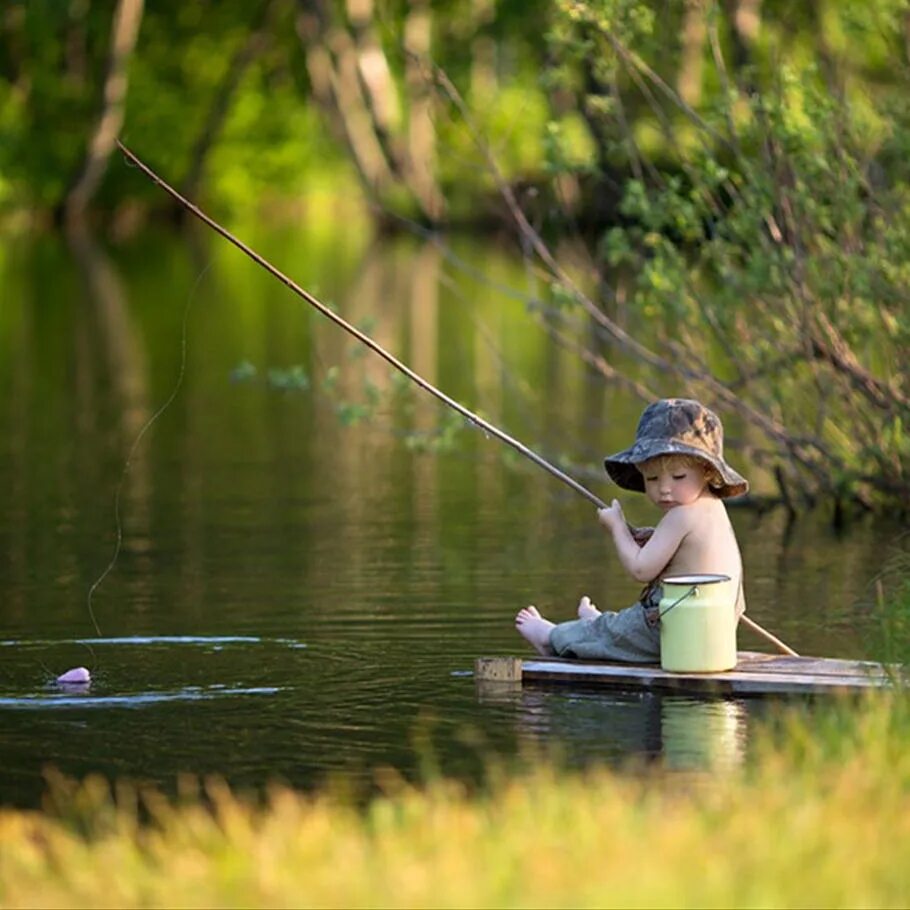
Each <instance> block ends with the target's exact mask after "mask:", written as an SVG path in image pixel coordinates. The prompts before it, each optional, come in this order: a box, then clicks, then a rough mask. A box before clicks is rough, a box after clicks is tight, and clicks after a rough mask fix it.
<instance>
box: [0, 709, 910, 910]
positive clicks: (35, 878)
mask: <svg viewBox="0 0 910 910" xmlns="http://www.w3.org/2000/svg"><path fill="white" fill-rule="evenodd" d="M114 790H115V796H114V797H112V796H111V795H110V788H109V787H108V786H107V785H106V784H104V783H103V782H102V781H98V780H95V781H87V782H85V783H83V784H82V785H80V786H79V787H76V788H75V789H72V790H71V792H69V793H66V794H63V793H62V792H61V793H58V797H57V806H56V808H55V809H54V810H52V811H51V812H48V813H43V814H42V813H28V812H15V811H4V812H0V905H2V906H4V907H26V906H61V907H63V906H93V907H123V906H198V907H203V906H205V907H208V906H213V907H214V906H294V907H297V906H390V907H391V906H420V907H470V906H475V907H477V906H483V907H498V906H503V907H510V906H541V905H548V906H562V907H570V906H571V907H590V906H623V907H640V906H699V907H713V906H716V907H732V906H763V907H767V906H824V907H847V906H850V907H855V906H895V907H898V906H906V903H907V900H908V897H910V864H908V863H907V861H906V859H907V856H908V855H910V708H908V704H907V699H906V696H903V695H901V696H888V697H881V696H880V697H878V698H877V699H870V700H868V701H865V702H862V703H861V704H860V705H859V706H856V705H855V704H854V706H853V708H852V709H851V710H849V711H848V710H846V709H842V710H838V711H834V712H832V713H831V714H830V715H829V716H827V717H826V718H824V719H822V721H821V722H819V718H818V717H817V716H816V717H815V718H814V719H813V721H812V724H811V726H810V725H809V724H808V723H807V722H806V721H805V720H803V719H800V718H799V717H798V716H797V715H795V714H793V715H791V716H789V717H787V718H786V719H784V720H783V721H779V722H778V724H777V725H776V728H775V730H774V731H773V732H766V733H765V734H763V742H762V743H761V744H760V745H759V748H758V757H757V759H756V760H755V761H754V762H750V764H749V766H748V767H747V768H745V769H744V770H742V771H739V772H734V773H732V774H725V775H724V776H723V777H718V778H717V779H712V778H711V777H709V776H703V777H699V776H693V775H691V774H690V775H685V776H680V775H673V774H669V773H658V772H654V773H651V772H645V773H643V774H639V775H624V776H619V775H617V774H616V773H611V772H608V771H605V770H600V771H596V772H590V773H585V774H569V773H560V772H559V771H557V770H555V769H554V767H553V766H552V765H549V766H545V767H541V768H538V769H537V770H535V771H533V772H530V773H527V774H524V775H520V776H519V777H517V778H514V777H513V778H508V777H506V776H502V778H501V779H500V780H499V781H498V782H494V783H492V784H491V786H490V788H489V790H488V791H485V792H484V793H483V794H482V795H474V796H470V795H468V794H467V793H466V792H465V791H464V790H463V789H462V788H460V787H459V786H457V785H455V784H453V783H451V782H444V781H440V782H437V783H433V784H429V785H427V786H426V787H423V788H420V789H413V788H409V787H406V786H404V785H403V784H399V785H397V786H392V787H391V788H390V793H389V795H387V796H384V797H382V798H378V799H376V800H374V801H372V802H371V803H370V804H369V805H368V807H367V808H366V809H359V810H358V809H356V808H355V807H353V806H352V805H351V804H350V803H349V802H346V801H345V800H344V799H342V798H339V797H333V796H327V795H323V796H315V797H310V796H303V795H300V794H297V793H294V792H291V791H288V790H275V791H274V792H273V793H272V794H271V796H270V799H269V801H268V803H267V804H266V805H264V806H263V805H260V806H258V807H254V806H252V805H249V804H247V803H245V802H243V801H242V800H240V799H238V798H237V797H236V796H235V795H232V794H231V793H230V792H229V791H228V790H227V789H226V788H224V787H221V786H219V785H216V784H212V785H209V786H208V788H207V791H208V797H209V799H210V802H211V803H212V804H213V808H205V807H204V806H203V804H202V802H201V801H199V800H189V801H186V800H184V801H180V802H175V801H169V800H165V799H164V798H163V797H160V796H159V797H156V796H155V795H153V794H152V795H148V794H147V795H145V796H144V797H142V800H137V796H136V794H135V792H134V791H130V790H128V789H126V788H117V787H115V788H114ZM139 802H141V803H142V804H143V805H144V806H145V808H146V810H147V811H150V812H151V815H152V817H153V822H152V823H150V824H143V825H141V824H139V823H137V820H136V817H137V806H138V804H139Z"/></svg>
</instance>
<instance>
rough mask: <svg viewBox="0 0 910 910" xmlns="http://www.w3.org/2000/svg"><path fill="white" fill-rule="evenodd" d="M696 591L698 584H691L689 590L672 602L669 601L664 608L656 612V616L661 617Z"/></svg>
mask: <svg viewBox="0 0 910 910" xmlns="http://www.w3.org/2000/svg"><path fill="white" fill-rule="evenodd" d="M696 591H698V585H692V587H691V588H689V590H688V591H686V593H685V594H683V595H682V597H677V598H676V600H674V601H673V603H671V604H670V606H669V607H667V609H666V610H661V611H660V612H659V613H658V614H657V616H658V618H662V617H664V616H666V615H667V614H668V613H669V612H670V610H672V609H673V608H674V607H675V606H677V605H678V604H681V603H682V602H683V601H684V600H685V599H686V598H687V597H691V596H692V595H693V594H695V592H696Z"/></svg>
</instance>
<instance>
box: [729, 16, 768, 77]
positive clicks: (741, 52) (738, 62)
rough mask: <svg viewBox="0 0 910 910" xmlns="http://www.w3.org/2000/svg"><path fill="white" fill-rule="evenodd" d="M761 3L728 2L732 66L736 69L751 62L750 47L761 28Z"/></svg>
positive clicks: (753, 44)
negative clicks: (731, 25) (730, 24)
mask: <svg viewBox="0 0 910 910" xmlns="http://www.w3.org/2000/svg"><path fill="white" fill-rule="evenodd" d="M761 3H762V0H733V2H732V3H731V4H730V6H731V9H730V20H731V22H732V24H733V28H732V30H731V39H732V42H733V67H734V69H736V70H741V69H742V68H743V67H744V66H748V64H749V63H751V62H752V48H753V47H754V46H755V42H756V41H757V40H758V32H759V29H760V28H761Z"/></svg>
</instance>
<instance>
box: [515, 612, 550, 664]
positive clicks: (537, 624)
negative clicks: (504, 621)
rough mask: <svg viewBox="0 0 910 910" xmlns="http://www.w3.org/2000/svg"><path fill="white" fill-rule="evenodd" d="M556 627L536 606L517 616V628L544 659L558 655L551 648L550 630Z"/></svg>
mask: <svg viewBox="0 0 910 910" xmlns="http://www.w3.org/2000/svg"><path fill="white" fill-rule="evenodd" d="M554 625H556V624H555V623H552V622H550V620H549V619H544V618H543V617H542V616H541V615H540V613H538V612H537V607H534V606H530V607H524V608H523V609H521V610H519V611H518V613H517V614H516V616H515V628H516V629H518V631H519V632H520V633H521V634H522V635H523V636H524V638H525V639H527V640H528V641H529V642H530V643H531V645H532V646H533V648H534V650H535V651H537V653H538V654H541V655H543V656H544V657H552V656H553V655H554V654H555V653H556V652H555V651H554V650H553V649H552V648H551V647H550V630H551V629H552V628H553V626H554Z"/></svg>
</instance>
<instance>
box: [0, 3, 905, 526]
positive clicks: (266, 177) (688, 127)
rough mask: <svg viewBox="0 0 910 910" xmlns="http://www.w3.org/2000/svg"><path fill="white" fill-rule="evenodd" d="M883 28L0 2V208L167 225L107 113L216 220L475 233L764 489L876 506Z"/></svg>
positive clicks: (552, 14)
mask: <svg viewBox="0 0 910 910" xmlns="http://www.w3.org/2000/svg"><path fill="white" fill-rule="evenodd" d="M908 48H910V11H908V3H907V2H906V0H806V2H803V3H798V4H794V3H787V2H783V0H663V2H643V0H500V2H496V0H385V2H384V0H256V2H239V0H217V2H216V0H197V2H194V3H189V4H187V3H178V2H175V0H162V2H156V3H154V4H143V2H142V0H116V2H113V0H111V2H106V3H90V2H89V0H66V2H58V0H29V2H24V0H10V2H7V3H6V4H5V5H4V7H3V10H2V12H0V217H2V219H3V224H4V225H5V226H6V228H7V229H14V228H16V227H17V226H22V225H23V224H34V223H35V222H38V223H42V222H43V223H47V224H52V223H62V222H64V221H69V222H72V221H79V222H83V221H86V222H88V223H90V224H93V225H95V226H100V227H102V228H103V229H104V230H105V231H106V232H108V234H110V235H111V236H113V237H116V236H118V235H121V234H122V233H124V232H127V231H131V230H135V229H137V227H138V226H139V225H141V224H142V223H143V221H144V220H146V219H147V218H149V217H152V216H154V215H155V214H156V213H161V212H162V211H164V213H165V214H168V215H171V216H173V215H175V214H179V213H174V212H173V211H172V210H170V211H168V205H169V202H168V200H167V198H166V197H164V196H163V194H161V193H160V192H159V191H156V190H155V188H154V187H153V186H152V185H150V184H149V183H148V182H146V181H142V180H137V179H136V177H135V174H134V173H132V172H131V171H130V170H129V169H128V168H125V167H112V166H110V165H111V158H112V155H113V154H114V152H113V150H114V145H113V142H114V138H115V137H116V136H117V135H118V133H119V135H120V136H121V137H122V138H123V139H124V141H125V142H126V143H127V144H128V145H130V146H131V147H132V148H133V149H134V150H135V151H137V152H138V153H139V154H140V155H142V156H143V157H145V158H146V159H147V160H148V161H149V163H151V164H152V165H153V166H154V167H156V169H158V170H159V171H160V173H162V174H163V175H164V176H165V177H166V178H167V179H168V180H169V181H170V182H172V183H175V184H176V185H177V186H178V187H180V188H182V189H183V190H184V191H185V192H186V193H187V194H189V195H190V196H192V197H193V198H194V199H196V200H197V201H199V202H200V203H202V204H204V205H206V206H207V207H209V208H210V209H211V210H212V212H213V214H215V215H217V216H219V217H223V218H227V219H229V220H234V221H236V220H256V221H262V220H268V221H276V220H282V221H288V220H289V221H291V222H293V221H295V220H299V219H303V218H313V217H323V218H332V217H345V218H346V217H350V212H351V211H352V210H354V211H356V212H357V213H358V217H361V218H363V219H366V220H368V221H370V222H372V223H373V224H374V225H375V226H376V227H377V229H388V228H390V227H393V226H396V227H406V228H408V227H409V228H412V229H414V230H418V231H420V230H426V229H427V228H446V229H448V230H453V229H457V228H459V227H465V226H468V227H470V228H471V230H474V231H476V230H478V229H486V230H490V231H494V230H495V231H498V232H500V233H502V232H503V229H506V230H507V231H508V234H507V235H506V236H509V237H512V238H514V239H515V240H517V241H519V243H518V244H517V247H518V249H519V250H520V251H522V254H523V255H526V256H527V258H528V263H529V265H530V266H532V273H533V274H534V276H535V283H534V285H533V289H532V290H530V291H527V292H526V293H527V294H528V297H529V304H531V305H532V306H531V310H530V312H531V313H532V314H533V315H534V316H535V317H538V318H542V319H543V322H544V324H545V325H546V327H547V329H548V330H549V331H550V332H551V333H552V334H553V335H554V337H555V338H557V339H558V340H559V341H560V343H563V344H567V345H569V346H571V347H572V348H573V349H574V350H577V351H578V353H579V356H582V357H584V358H585V359H586V360H587V361H588V362H589V363H590V364H591V366H592V368H593V369H596V370H600V371H601V372H602V373H603V374H604V375H605V376H606V377H607V378H608V379H609V380H610V381H616V380H621V379H622V378H623V377H624V376H627V374H628V372H629V371H628V370H627V369H626V368H625V366H624V364H626V363H627V362H629V361H627V360H624V358H630V359H631V361H634V362H636V363H638V364H645V365H647V367H648V369H649V371H650V373H649V375H650V377H651V378H650V379H649V380H648V381H640V382H637V383H635V384H633V388H634V389H635V391H636V392H638V393H639V394H640V395H641V396H642V397H647V396H649V395H652V394H665V393H666V392H667V390H668V389H679V388H683V389H686V390H687V391H688V393H690V394H693V395H694V394H697V395H700V396H701V397H703V398H704V399H706V400H707V401H708V402H709V403H711V404H713V405H715V406H716V407H718V408H719V409H720V410H721V411H722V412H724V413H729V412H731V411H733V412H736V413H738V414H739V415H740V416H741V417H742V418H743V420H744V421H745V423H746V425H748V426H749V427H750V428H751V432H750V434H749V437H748V439H747V440H746V441H745V442H746V444H747V445H748V446H749V448H750V450H751V453H752V455H753V456H754V457H755V458H756V459H758V460H764V461H765V462H766V463H767V465H768V467H769V469H770V470H773V471H774V472H775V476H776V477H777V478H778V483H779V488H780V495H781V498H782V499H783V500H784V501H785V502H787V503H788V505H790V507H792V508H798V507H800V505H801V504H802V503H803V502H805V501H813V500H814V499H816V498H818V497H819V496H824V497H826V498H830V499H832V500H833V501H834V502H835V503H836V504H837V509H842V508H843V507H845V506H847V505H849V504H851V503H854V504H859V505H860V506H862V507H875V506H876V505H878V504H880V503H882V502H887V503H892V504H894V503H897V504H899V506H900V508H902V509H905V510H906V509H907V508H908V506H910V442H908V437H907V433H906V429H905V428H906V427H907V425H908V421H910V376H908V367H907V351H908V340H910V334H908V333H910V329H908V325H910V320H908V305H907V290H908V264H907V263H908V252H910V207H908V206H910V192H908V190H910V183H908V167H907V161H908V154H907V153H908V149H910V103H908V101H907V99H908V98H910V93H908V87H910V86H908V65H910V60H908ZM342 212H343V213H344V214H343V215H342V214H341V213H342ZM568 241H572V242H573V244H574V246H573V249H574V250H575V253H576V258H575V259H574V260H573V261H574V262H575V263H576V265H575V266H574V267H573V268H571V269H570V268H568V267H567V266H566V265H565V263H566V259H565V257H564V256H563V255H562V254H561V252H560V250H561V248H563V247H564V245H565V244H566V243H567V242H568ZM561 245H562V246H561ZM579 250H581V251H583V253H582V256H581V260H580V261H581V266H580V267H579V266H578V265H577V263H578V261H579V260H578V258H577V253H578V251H579ZM592 288H593V290H592ZM645 327H647V332H645V331H644V329H645ZM646 336H647V338H648V339H649V340H648V342H647V343H645V342H644V341H642V339H643V338H644V337H646Z"/></svg>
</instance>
